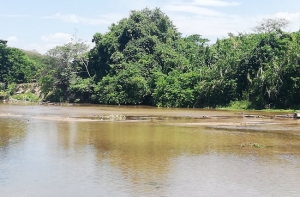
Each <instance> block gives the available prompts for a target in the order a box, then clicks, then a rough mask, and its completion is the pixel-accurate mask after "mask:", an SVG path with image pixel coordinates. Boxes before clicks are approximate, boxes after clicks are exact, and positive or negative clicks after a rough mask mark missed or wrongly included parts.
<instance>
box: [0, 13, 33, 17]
mask: <svg viewBox="0 0 300 197" xmlns="http://www.w3.org/2000/svg"><path fill="white" fill-rule="evenodd" d="M2 16H4V17H8V18H25V17H30V15H26V14H4V15H2Z"/></svg>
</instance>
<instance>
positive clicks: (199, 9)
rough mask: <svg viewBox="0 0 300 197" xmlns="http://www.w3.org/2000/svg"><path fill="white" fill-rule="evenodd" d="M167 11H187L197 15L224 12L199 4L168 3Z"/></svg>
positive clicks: (216, 14)
mask: <svg viewBox="0 0 300 197" xmlns="http://www.w3.org/2000/svg"><path fill="white" fill-rule="evenodd" d="M164 9H165V10H167V11H172V12H186V13H192V14H197V15H204V16H220V15H222V13H220V12H218V11H215V10H212V9H208V8H202V7H198V6H192V5H181V6H179V5H167V6H166V7H165V8H164Z"/></svg>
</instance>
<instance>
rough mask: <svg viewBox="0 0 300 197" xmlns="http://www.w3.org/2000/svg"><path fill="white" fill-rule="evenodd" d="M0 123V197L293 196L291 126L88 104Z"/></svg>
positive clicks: (295, 143) (15, 110)
mask: <svg viewBox="0 0 300 197" xmlns="http://www.w3.org/2000/svg"><path fill="white" fill-rule="evenodd" d="M253 113H254V112H253ZM0 114H2V116H0V192H1V196H6V197H15V196H18V197H19V196H20V197H22V196H30V197H35V196H36V197H40V196H45V197H47V196H49V197H52V196H56V197H57V196H58V197H59V196H61V197H65V196H121V197H123V196H170V197H171V196H299V194H300V187H299V178H300V141H299V139H300V135H299V133H300V129H299V121H298V120H277V119H273V118H263V119H261V118H259V119H247V118H243V117H242V115H240V113H239V112H233V111H215V110H213V111H208V110H200V109H158V108H151V107H108V106H97V105H86V106H39V105H11V104H0ZM121 114H122V115H124V116H125V117H127V119H125V120H124V119H123V120H117V119H105V118H104V119H101V117H106V116H109V115H114V116H117V115H121ZM16 115H18V116H16ZM260 115H261V116H262V115H264V116H267V117H273V116H274V115H275V114H270V113H260ZM70 117H71V118H72V117H74V118H75V119H63V118H70ZM78 117H80V119H76V118H78ZM85 120H92V121H85ZM253 144H257V145H260V146H253Z"/></svg>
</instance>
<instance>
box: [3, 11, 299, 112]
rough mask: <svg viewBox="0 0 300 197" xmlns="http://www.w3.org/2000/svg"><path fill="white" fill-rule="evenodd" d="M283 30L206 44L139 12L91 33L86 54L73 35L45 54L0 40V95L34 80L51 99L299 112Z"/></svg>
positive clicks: (266, 24) (294, 50)
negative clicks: (17, 47) (68, 41)
mask: <svg viewBox="0 0 300 197" xmlns="http://www.w3.org/2000/svg"><path fill="white" fill-rule="evenodd" d="M287 25H288V21H286V20H284V19H265V20H264V21H262V22H261V23H260V24H259V25H258V26H257V27H255V28H254V30H255V33H239V34H237V35H234V34H232V33H229V34H228V37H227V38H224V39H218V40H217V41H216V43H214V44H211V45H209V44H208V42H209V40H207V39H205V38H202V37H201V36H200V35H190V36H187V37H183V36H182V35H181V34H180V32H178V31H177V29H176V27H175V26H174V25H173V23H172V21H171V20H170V19H169V18H168V16H166V15H165V14H164V13H162V12H161V11H160V10H159V9H154V10H149V9H144V10H141V11H132V12H131V14H130V16H129V17H128V18H124V19H122V20H120V21H119V22H118V23H116V24H112V25H111V26H110V27H109V31H108V32H107V33H105V34H101V33H96V34H95V35H94V37H93V39H92V41H93V42H94V47H93V48H91V49H89V46H88V45H86V44H85V43H84V42H81V41H80V40H76V36H75V39H73V41H72V42H70V43H68V44H65V45H63V46H57V47H55V48H53V49H51V50H49V51H48V52H47V53H46V54H45V55H40V54H37V53H35V52H28V51H25V52H24V51H21V50H19V49H15V48H10V47H7V45H6V42H5V41H3V40H0V83H1V84H4V85H2V86H0V97H1V95H6V96H7V95H11V93H9V94H7V92H9V91H8V90H7V89H8V87H9V85H10V84H12V83H26V82H32V81H37V83H38V84H39V85H40V87H41V95H39V96H40V99H44V100H47V101H48V100H49V101H56V102H61V101H69V102H94V103H101V104H127V105H139V104H143V105H154V106H161V107H201V108H216V107H227V108H230V109H299V107H300V100H299V98H300V77H299V76H300V61H299V60H300V44H299V43H300V31H298V32H291V33H289V32H284V31H283V30H282V29H281V28H283V27H286V26H287ZM20 96H21V95H19V96H18V97H20Z"/></svg>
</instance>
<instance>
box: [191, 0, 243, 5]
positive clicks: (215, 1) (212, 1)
mask: <svg viewBox="0 0 300 197" xmlns="http://www.w3.org/2000/svg"><path fill="white" fill-rule="evenodd" d="M191 4H193V5H199V6H212V7H227V6H239V5H240V4H241V3H239V2H226V1H221V0H194V1H193V2H192V3H191Z"/></svg>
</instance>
